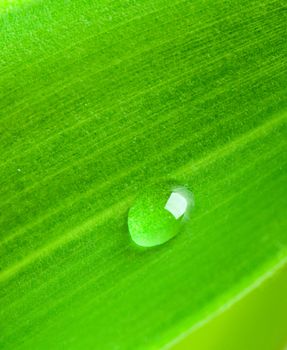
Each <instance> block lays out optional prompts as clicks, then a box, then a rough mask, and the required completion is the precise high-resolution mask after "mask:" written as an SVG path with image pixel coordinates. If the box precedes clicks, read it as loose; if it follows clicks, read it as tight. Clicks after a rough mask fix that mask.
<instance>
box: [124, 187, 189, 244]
mask: <svg viewBox="0 0 287 350" xmlns="http://www.w3.org/2000/svg"><path fill="white" fill-rule="evenodd" d="M193 206H194V201H193V195H192V193H191V192H190V191H189V190H187V189H186V188H185V187H183V186H171V185H170V184H163V185H162V184H161V185H157V186H153V187H148V188H147V189H146V190H145V191H144V192H143V193H142V194H141V195H140V196H139V197H138V198H137V199H136V201H135V203H134V205H133V206H132V207H131V208H130V211H129V216H128V226H129V231H130V235H131V238H132V240H133V241H134V242H135V243H136V244H138V245H140V246H143V247H152V246H156V245H160V244H163V243H165V242H167V241H168V240H170V239H171V238H173V237H174V236H175V235H176V234H177V233H178V232H179V231H180V228H181V227H182V224H183V223H184V222H185V221H186V220H187V218H188V216H189V213H190V212H191V210H192V208H193Z"/></svg>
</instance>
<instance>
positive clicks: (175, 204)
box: [164, 192, 187, 219]
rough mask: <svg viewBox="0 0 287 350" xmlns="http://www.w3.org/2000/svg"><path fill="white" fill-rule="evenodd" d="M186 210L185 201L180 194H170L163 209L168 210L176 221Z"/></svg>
mask: <svg viewBox="0 0 287 350" xmlns="http://www.w3.org/2000/svg"><path fill="white" fill-rule="evenodd" d="M186 208H187V199H186V198H185V197H184V196H183V195H182V194H180V193H177V192H172V194H171V195H170V197H169V199H168V201H167V203H166V205H165V207H164V209H166V210H168V211H169V212H170V213H171V214H172V215H173V216H174V217H175V218H176V219H178V218H180V217H181V216H182V215H183V214H184V213H185V212H186Z"/></svg>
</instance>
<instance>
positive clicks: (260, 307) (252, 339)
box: [172, 265, 287, 350]
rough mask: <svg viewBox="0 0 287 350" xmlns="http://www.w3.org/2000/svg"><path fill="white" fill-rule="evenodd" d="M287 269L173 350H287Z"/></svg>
mask: <svg viewBox="0 0 287 350" xmlns="http://www.w3.org/2000/svg"><path fill="white" fill-rule="evenodd" d="M286 347H287V266H286V265H285V266H284V267H283V268H281V269H280V270H278V271H277V272H276V273H275V274H274V275H273V276H272V277H270V278H268V279H267V280H266V281H264V282H263V283H262V284H261V285H260V286H259V287H257V288H255V289H254V290H253V291H251V292H250V293H248V294H247V295H246V296H245V297H243V298H242V299H241V300H240V301H238V302H237V303H235V304H234V305H232V306H231V307H230V308H229V309H227V310H226V311H225V312H223V313H221V314H220V315H218V316H216V317H215V318H213V319H212V320H211V321H209V322H207V323H206V324H205V325H204V326H202V327H201V328H199V329H197V330H195V331H194V332H192V333H191V334H189V335H188V336H186V337H185V338H184V339H183V340H181V341H179V342H178V343H177V344H176V345H175V346H174V347H172V349H173V350H185V349H195V350H283V349H284V350H285V349H286Z"/></svg>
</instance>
